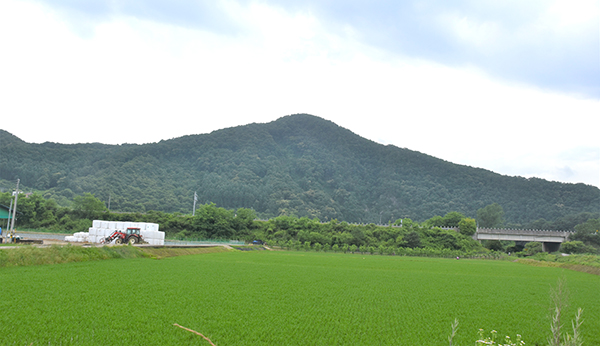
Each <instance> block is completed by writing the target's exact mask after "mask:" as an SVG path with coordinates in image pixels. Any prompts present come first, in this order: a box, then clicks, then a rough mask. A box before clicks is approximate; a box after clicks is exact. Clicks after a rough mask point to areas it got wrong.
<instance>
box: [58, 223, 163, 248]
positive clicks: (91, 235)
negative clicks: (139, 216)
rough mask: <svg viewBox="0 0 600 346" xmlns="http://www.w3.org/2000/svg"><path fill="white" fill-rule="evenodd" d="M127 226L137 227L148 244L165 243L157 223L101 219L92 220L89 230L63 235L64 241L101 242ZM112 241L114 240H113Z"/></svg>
mask: <svg viewBox="0 0 600 346" xmlns="http://www.w3.org/2000/svg"><path fill="white" fill-rule="evenodd" d="M127 228H139V229H140V235H141V236H142V238H143V239H144V241H146V242H147V243H148V244H150V245H165V232H160V231H159V230H158V224H157V223H146V222H121V221H103V220H94V221H93V222H92V227H90V229H89V232H78V233H75V234H73V236H67V237H65V241H70V242H88V241H89V242H90V243H102V242H103V241H104V239H106V237H109V236H110V235H111V234H113V233H114V232H115V231H123V232H125V231H126V230H127ZM113 243H114V240H113Z"/></svg>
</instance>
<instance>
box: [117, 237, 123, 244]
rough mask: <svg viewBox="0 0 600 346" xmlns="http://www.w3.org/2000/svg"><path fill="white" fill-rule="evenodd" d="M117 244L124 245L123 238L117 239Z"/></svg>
mask: <svg viewBox="0 0 600 346" xmlns="http://www.w3.org/2000/svg"><path fill="white" fill-rule="evenodd" d="M115 244H117V245H120V244H123V239H121V238H117V239H115Z"/></svg>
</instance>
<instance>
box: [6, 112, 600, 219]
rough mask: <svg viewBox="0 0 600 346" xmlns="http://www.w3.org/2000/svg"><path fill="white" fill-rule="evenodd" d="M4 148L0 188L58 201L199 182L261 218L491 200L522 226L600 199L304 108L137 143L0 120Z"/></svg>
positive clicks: (407, 212)
mask: <svg viewBox="0 0 600 346" xmlns="http://www.w3.org/2000/svg"><path fill="white" fill-rule="evenodd" d="M0 151H1V152H5V153H9V152H10V153H12V154H11V155H3V156H0V187H2V188H4V186H7V189H8V188H11V187H12V186H14V181H15V180H16V178H20V179H21V183H22V184H23V186H26V187H27V189H28V190H35V191H39V194H40V196H42V197H43V198H45V199H53V200H55V201H56V203H57V207H71V204H72V202H73V199H74V198H75V197H77V196H83V195H84V193H90V194H93V196H95V198H97V199H99V200H100V201H102V202H103V203H104V204H106V205H107V206H108V204H109V201H110V210H112V211H116V212H120V213H123V212H127V213H145V212H149V211H161V212H166V213H174V212H179V213H190V212H191V208H192V198H193V196H194V191H197V192H198V199H199V203H203V204H208V203H215V204H216V205H218V206H220V207H223V208H225V209H227V210H237V209H239V208H248V209H252V210H254V211H255V212H256V214H257V215H258V216H259V217H261V218H272V217H277V216H283V215H287V216H297V217H307V218H308V219H314V218H318V219H319V220H323V221H330V220H334V219H337V220H340V221H342V220H343V221H346V222H356V223H363V224H368V223H380V221H381V223H384V224H387V223H389V222H390V221H393V220H395V219H396V218H398V217H402V218H404V219H406V218H410V219H412V220H415V221H418V222H422V221H424V220H426V219H427V218H430V217H431V216H432V215H446V216H445V217H444V218H442V219H445V220H442V221H443V222H442V223H440V224H432V226H438V227H456V223H457V222H459V221H460V218H458V217H455V218H452V217H451V216H452V215H450V213H452V212H456V213H457V215H454V216H458V214H461V215H465V216H468V217H474V216H475V215H476V211H477V210H478V209H480V208H482V207H483V206H486V205H489V204H491V203H497V204H498V205H502V206H503V208H504V211H505V218H506V222H507V223H512V224H522V225H526V224H528V223H530V222H533V221H535V220H542V219H543V220H551V221H548V222H553V221H552V220H556V219H557V218H561V217H567V216H568V215H573V214H578V213H583V212H587V213H597V211H598V210H600V193H599V190H598V188H596V187H593V186H586V185H583V184H561V183H557V182H548V181H545V180H542V179H536V178H531V179H525V178H519V177H506V176H501V175H499V174H496V173H493V172H490V171H486V170H482V169H476V168H472V167H467V166H461V165H455V164H452V163H450V162H446V161H443V160H440V159H437V158H434V157H431V156H428V155H424V154H421V153H418V152H415V151H411V150H408V149H402V148H397V147H394V146H383V145H380V144H377V143H374V142H372V141H369V140H366V139H364V138H361V137H359V136H357V135H355V134H353V133H351V132H350V131H348V130H346V129H343V128H340V127H339V126H337V125H335V124H333V123H332V122H329V121H326V120H324V119H320V118H317V117H314V116H310V115H306V114H297V115H293V116H287V117H284V118H281V119H279V120H277V121H274V122H271V123H268V124H251V125H246V126H240V127H235V128H228V129H223V130H219V131H215V132H213V133H210V134H204V135H195V136H185V137H181V138H175V139H171V140H166V141H161V142H159V143H150V144H144V145H131V144H123V145H103V144H97V143H96V144H75V145H62V144H56V143H43V144H33V143H26V142H23V141H21V140H19V139H18V138H16V137H14V136H12V135H10V134H9V133H7V132H5V131H1V130H0ZM1 179H4V180H1ZM0 191H2V190H1V189H0ZM4 191H6V190H4ZM4 204H6V203H4ZM7 205H8V204H7ZM47 216H50V215H47ZM36 217H37V216H36ZM40 217H41V215H40ZM61 217H62V215H59V216H57V218H58V219H59V220H60V218H61ZM596 217H598V216H596ZM85 218H88V219H92V217H91V216H90V215H87V216H85ZM42 220H43V219H40V222H41V221H42ZM46 220H47V222H45V224H50V223H52V219H51V218H47V219H46ZM567 221H568V222H567ZM571 221H573V220H570V221H569V220H566V221H565V224H568V223H569V222H571ZM582 222H583V221H582ZM577 223H581V222H577ZM577 223H576V224H577ZM480 226H483V225H482V224H481V223H480Z"/></svg>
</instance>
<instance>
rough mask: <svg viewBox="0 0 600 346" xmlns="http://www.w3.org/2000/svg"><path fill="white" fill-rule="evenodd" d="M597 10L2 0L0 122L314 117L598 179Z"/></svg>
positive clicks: (222, 0)
mask: <svg viewBox="0 0 600 346" xmlns="http://www.w3.org/2000/svg"><path fill="white" fill-rule="evenodd" d="M599 17H600V1H599V0H589V1H586V0H581V1H578V0H566V1H548V0H544V1H537V0H528V1H522V0H514V1H511V0H506V1H480V0H471V1H468V0H458V1H446V0H430V1H427V0H425V1H398V0H382V1H372V0H371V1H367V0H365V1H361V0H329V1H323V0H305V1H291V0H264V1H253V0H214V1H206V0H198V1H192V0H170V1H160V0H123V1H121V0H87V1H72V0H37V1H36V0H28V1H15V0H0V119H2V124H1V125H0V129H4V130H7V131H9V132H11V133H12V134H14V135H16V136H18V137H20V138H21V139H23V140H25V141H27V142H34V143H42V142H46V141H50V142H59V143H84V142H101V143H107V144H118V143H125V142H128V143H150V142H157V141H160V140H162V139H170V138H175V137H180V136H183V135H188V134H200V133H209V132H212V131H214V130H217V129H221V128H225V127H232V126H238V125H245V124H248V123H254V122H258V123H264V122H269V121H273V120H275V119H277V118H280V117H282V116H285V115H289V114H294V113H309V114H313V115H316V116H319V117H322V118H325V119H328V120H331V121H333V122H335V123H337V124H338V125H340V126H342V127H345V128H347V129H349V130H351V131H353V132H354V133H356V134H358V135H360V136H363V137H366V138H369V139H371V140H374V141H377V142H379V143H383V144H393V145H396V146H398V147H403V148H408V149H412V150H417V151H420V152H423V153H426V154H429V155H433V156H436V157H439V158H442V159H444V160H447V161H451V162H454V163H459V164H465V165H470V166H474V167H481V168H485V169H489V170H492V171H495V172H498V173H501V174H506V175H518V176H524V177H532V176H535V177H540V178H544V179H548V180H556V181H562V182H573V183H578V182H583V183H586V184H590V185H595V186H599V187H600V140H599V133H600V131H599V130H600V19H599ZM4 155H6V153H4Z"/></svg>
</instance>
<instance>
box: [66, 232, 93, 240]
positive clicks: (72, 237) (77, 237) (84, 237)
mask: <svg viewBox="0 0 600 346" xmlns="http://www.w3.org/2000/svg"><path fill="white" fill-rule="evenodd" d="M65 241H69V242H73V243H85V242H88V241H89V233H88V232H77V233H73V235H69V236H66V237H65Z"/></svg>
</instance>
